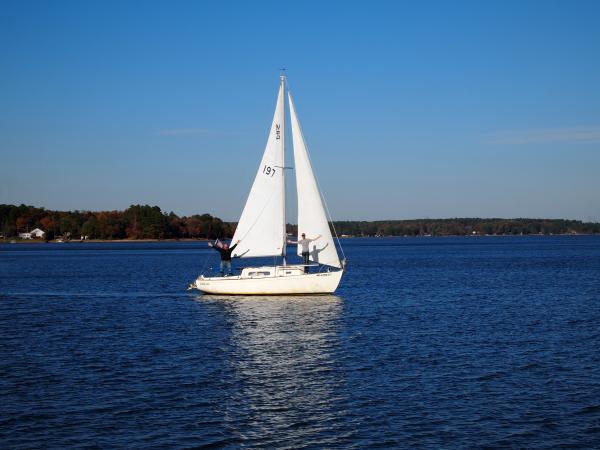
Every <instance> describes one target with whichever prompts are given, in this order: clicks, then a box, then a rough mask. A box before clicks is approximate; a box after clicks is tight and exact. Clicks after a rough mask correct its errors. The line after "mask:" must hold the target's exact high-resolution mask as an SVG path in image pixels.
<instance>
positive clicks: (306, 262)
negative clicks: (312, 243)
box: [302, 252, 310, 273]
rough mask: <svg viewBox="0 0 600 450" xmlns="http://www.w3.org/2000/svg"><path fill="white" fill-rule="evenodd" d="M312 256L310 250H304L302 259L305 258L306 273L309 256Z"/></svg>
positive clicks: (306, 271) (305, 271)
mask: <svg viewBox="0 0 600 450" xmlns="http://www.w3.org/2000/svg"><path fill="white" fill-rule="evenodd" d="M309 256H310V252H302V259H303V260H304V264H305V266H304V273H308V257H309Z"/></svg>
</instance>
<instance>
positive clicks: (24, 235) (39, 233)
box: [19, 228, 46, 239]
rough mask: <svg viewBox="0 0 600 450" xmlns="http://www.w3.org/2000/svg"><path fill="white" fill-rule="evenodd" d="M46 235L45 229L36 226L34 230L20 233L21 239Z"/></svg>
mask: <svg viewBox="0 0 600 450" xmlns="http://www.w3.org/2000/svg"><path fill="white" fill-rule="evenodd" d="M45 235H46V232H45V231H44V230H40V229H39V228H36V229H34V230H31V231H29V232H27V233H19V238H21V239H38V238H39V239H43V237H44V236H45Z"/></svg>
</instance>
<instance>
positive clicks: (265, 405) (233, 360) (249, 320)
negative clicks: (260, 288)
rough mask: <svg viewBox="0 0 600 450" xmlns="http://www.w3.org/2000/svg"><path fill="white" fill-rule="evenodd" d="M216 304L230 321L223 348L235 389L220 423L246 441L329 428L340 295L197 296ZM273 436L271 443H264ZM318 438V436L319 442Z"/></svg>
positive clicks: (335, 413)
mask: <svg viewBox="0 0 600 450" xmlns="http://www.w3.org/2000/svg"><path fill="white" fill-rule="evenodd" d="M198 300H200V301H203V302H211V303H213V305H214V304H218V305H220V306H221V307H222V308H223V310H224V312H225V314H226V316H227V321H228V323H230V325H231V330H230V336H231V346H232V348H231V349H229V351H227V352H226V353H227V354H228V355H229V356H230V361H229V365H230V367H231V369H232V371H233V372H234V373H235V377H234V379H235V380H236V384H237V385H236V386H235V387H233V388H232V389H231V392H228V398H227V399H226V400H225V401H224V407H225V409H226V411H224V413H225V417H226V420H229V421H230V422H231V423H230V426H231V427H232V428H233V429H234V430H236V433H239V435H238V439H239V440H240V442H244V443H246V444H248V445H252V444H253V443H254V444H257V445H259V444H260V445H268V444H269V443H271V444H276V443H277V444H283V443H284V442H285V440H286V439H288V438H289V439H290V442H291V441H292V440H293V441H294V442H298V441H297V439H298V438H310V439H311V441H312V442H315V441H314V439H315V438H316V439H317V440H318V441H321V442H322V444H327V443H328V440H327V439H328V438H330V437H331V434H330V433H328V434H327V436H320V433H321V432H322V430H323V428H324V427H329V430H330V431H331V428H332V427H333V428H335V424H336V423H338V420H339V416H340V409H343V406H342V405H340V402H341V401H342V397H343V395H340V392H339V389H340V388H342V389H343V386H344V385H345V383H344V380H343V379H342V375H341V374H343V371H341V370H339V367H336V366H339V364H340V362H339V361H338V359H339V355H340V340H339V329H340V324H339V321H340V316H341V314H340V313H341V310H342V307H343V302H342V300H341V299H340V298H339V297H337V296H334V295H320V296H286V297H274V296H264V297H263V296H249V297H241V296H231V297H228V296H210V295H203V296H199V297H198ZM271 439H272V440H271ZM321 439H322V440H321Z"/></svg>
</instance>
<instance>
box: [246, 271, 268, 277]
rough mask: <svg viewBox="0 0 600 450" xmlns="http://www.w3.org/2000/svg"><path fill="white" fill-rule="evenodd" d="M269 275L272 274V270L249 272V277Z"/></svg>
mask: <svg viewBox="0 0 600 450" xmlns="http://www.w3.org/2000/svg"><path fill="white" fill-rule="evenodd" d="M269 275H271V272H268V271H265V272H248V276H249V277H255V276H259V277H260V276H266V277H268V276H269Z"/></svg>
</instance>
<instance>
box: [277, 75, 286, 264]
mask: <svg viewBox="0 0 600 450" xmlns="http://www.w3.org/2000/svg"><path fill="white" fill-rule="evenodd" d="M284 70H285V69H284ZM279 82H280V87H279V88H280V89H281V90H283V120H282V123H281V139H283V140H282V142H281V144H282V147H283V150H282V153H283V156H282V162H281V166H282V167H281V176H282V177H283V180H282V186H283V208H281V210H282V211H281V213H282V214H283V244H282V246H281V255H282V256H283V265H284V266H287V258H286V251H287V227H286V223H285V191H286V190H285V90H284V89H285V75H284V74H283V70H282V72H281V75H279Z"/></svg>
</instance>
